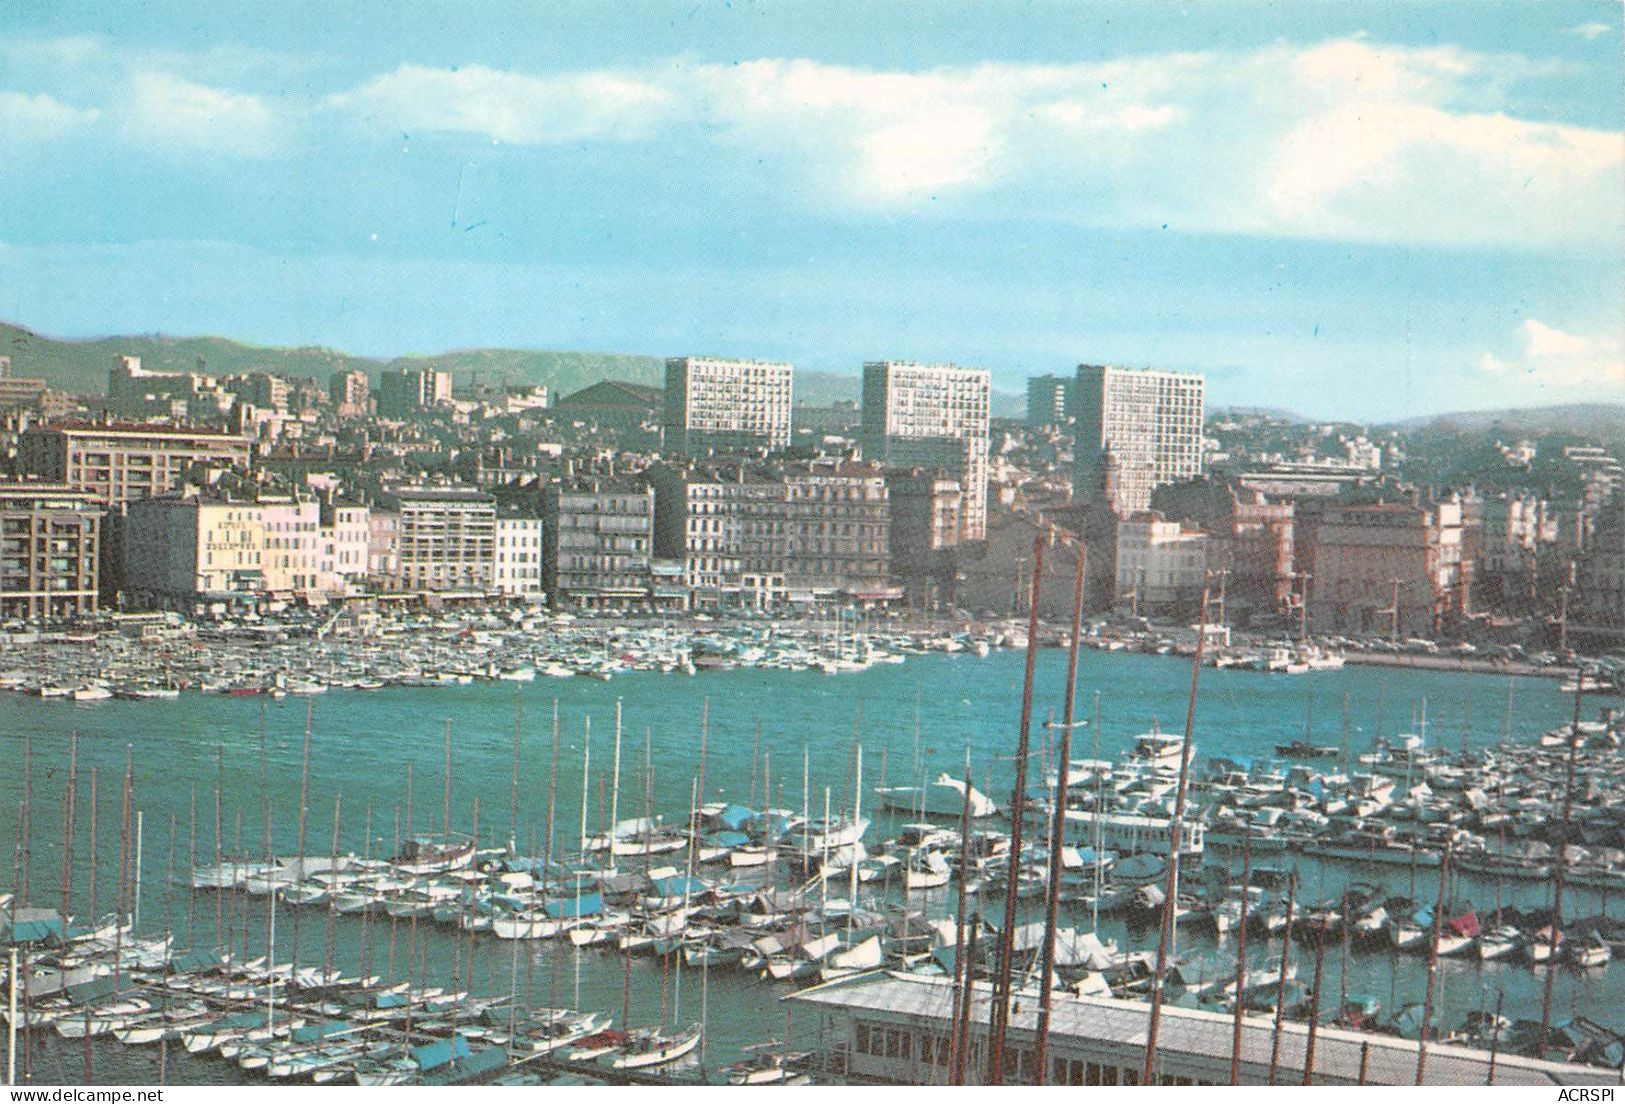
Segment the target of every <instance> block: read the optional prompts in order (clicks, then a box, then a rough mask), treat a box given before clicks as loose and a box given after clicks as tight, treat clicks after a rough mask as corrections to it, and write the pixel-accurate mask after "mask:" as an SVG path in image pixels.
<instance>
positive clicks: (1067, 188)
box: [0, 0, 1625, 419]
mask: <svg viewBox="0 0 1625 1104" xmlns="http://www.w3.org/2000/svg"><path fill="white" fill-rule="evenodd" d="M222 9H223V10H222ZM329 9H334V10H329ZM0 48H3V49H4V51H5V52H4V55H3V56H4V57H5V59H6V61H5V64H4V65H3V66H0V197H3V200H4V202H0V317H5V318H7V319H9V320H13V321H17V322H20V323H22V324H24V325H28V326H31V327H34V328H37V329H41V330H44V331H46V332H49V333H54V334H59V335H66V336H92V335H100V334H106V333H116V332H164V333H171V334H199V333H217V334H222V335H225V336H231V337H236V338H239V339H243V340H248V341H254V342H262V343H267V344H322V345H330V346H334V347H337V348H342V349H346V350H349V351H353V352H360V353H370V354H376V355H390V354H397V353H404V352H430V351H437V350H440V349H445V348H456V347H468V346H479V345H504V346H521V347H535V348H580V349H594V350H603V351H619V352H641V353H650V354H656V355H664V354H671V353H689V352H694V353H700V352H703V353H719V354H725V355H740V356H761V357H773V358H782V359H788V360H791V361H793V362H795V363H796V364H798V365H801V366H805V367H809V368H818V369H825V370H831V371H842V372H856V371H857V369H858V367H859V365H860V364H861V362H862V361H863V360H864V359H869V358H876V357H898V358H901V357H907V358H920V359H944V360H956V361H959V362H961V363H969V364H976V365H980V366H983V367H987V368H990V369H992V371H993V373H994V379H995V383H996V385H997V386H1000V387H1005V388H1009V389H1012V390H1014V389H1018V388H1019V386H1020V382H1021V380H1022V378H1023V377H1025V376H1027V375H1029V374H1037V373H1041V372H1048V371H1065V370H1068V369H1069V368H1070V367H1071V366H1072V365H1075V364H1077V363H1078V362H1080V361H1090V362H1108V363H1120V364H1131V365H1159V366H1169V367H1183V368H1195V369H1201V370H1203V371H1205V372H1207V373H1208V375H1209V379H1210V385H1209V391H1210V395H1211V398H1212V401H1213V402H1215V403H1247V404H1267V405H1278V406H1285V407H1291V408H1295V409H1298V410H1301V411H1303V412H1304V413H1308V414H1313V415H1321V416H1344V417H1351V418H1360V419H1381V418H1392V417H1399V416H1406V415H1410V414H1415V413H1426V412H1429V411H1438V410H1447V409H1465V408H1482V407H1488V406H1498V405H1521V404H1532V403H1543V402H1565V401H1576V400H1586V399H1612V400H1620V401H1625V313H1622V312H1625V306H1622V304H1625V218H1622V213H1625V199H1622V196H1625V168H1622V165H1625V156H1622V155H1625V137H1622V119H1621V83H1622V62H1621V58H1622V56H1625V45H1622V40H1621V29H1620V7H1619V5H1618V4H1617V3H1598V4H1591V3H1556V2H1554V3H1538V4H1537V3H1517V4H1507V5H1497V4H1492V3H1480V2H1472V3H1455V4H1449V3H1418V4H1383V3H1375V2H1360V3H1347V4H1339V3H1276V4H1261V3H1260V4H1242V3H1210V4H1191V5H1178V4H1155V3H1132V4H1107V3H1098V4H1085V3H1077V4H1044V3H1025V4H1021V3H1001V4H994V5H976V4H968V3H958V4H949V3H942V4H928V3H909V4H903V3H898V4H890V5H876V4H850V5H840V4H830V3H817V4H774V3H763V4H749V3H734V4H731V5H728V4H709V3H695V2H694V0H689V2H687V3H681V4H675V5H663V4H656V3H607V2H606V3H579V4H571V5H557V6H550V5H544V4H537V3H526V4H512V5H499V4H482V3H457V4H452V3H446V4H436V5H414V4H409V3H399V2H397V3H391V4H377V5H371V4H366V3H355V2H351V3H346V4H342V5H331V4H314V3H312V4H301V3H286V2H283V3H276V4H272V3H268V2H267V3H243V4H230V5H220V4H217V3H209V4H201V3H197V4H194V3H186V2H175V0H169V2H166V3H165V4H162V5H114V4H72V3H65V2H61V0H13V2H12V3H9V4H7V5H5V7H4V9H3V10H0ZM23 367H24V366H19V369H20V370H21V369H22V368H23Z"/></svg>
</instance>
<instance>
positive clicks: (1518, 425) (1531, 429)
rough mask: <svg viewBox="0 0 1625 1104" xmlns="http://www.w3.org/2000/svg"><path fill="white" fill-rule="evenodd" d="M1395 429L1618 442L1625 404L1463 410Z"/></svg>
mask: <svg viewBox="0 0 1625 1104" xmlns="http://www.w3.org/2000/svg"><path fill="white" fill-rule="evenodd" d="M1395 425H1396V426H1397V427H1398V428H1400V429H1438V430H1455V431H1468V432H1485V431H1489V430H1495V429H1503V430H1505V431H1506V432H1507V433H1509V434H1514V433H1515V434H1518V435H1520V436H1525V437H1539V436H1542V435H1545V434H1550V433H1557V434H1573V435H1575V436H1578V437H1600V438H1602V439H1604V440H1621V439H1625V403H1567V404H1563V405H1557V406H1527V407H1519V408H1512V409H1500V410H1464V411H1459V412H1456V413H1451V414H1432V415H1427V416H1424V417H1419V418H1410V419H1407V420H1406V421H1403V422H1397V423H1395Z"/></svg>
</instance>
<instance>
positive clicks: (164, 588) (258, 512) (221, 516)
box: [120, 491, 267, 612]
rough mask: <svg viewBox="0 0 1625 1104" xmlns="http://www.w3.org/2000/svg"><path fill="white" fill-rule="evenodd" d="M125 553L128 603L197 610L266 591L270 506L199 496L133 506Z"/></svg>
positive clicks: (124, 538)
mask: <svg viewBox="0 0 1625 1104" xmlns="http://www.w3.org/2000/svg"><path fill="white" fill-rule="evenodd" d="M122 530H123V532H122V540H121V542H120V550H121V552H122V555H123V564H122V578H123V584H124V594H125V596H126V599H127V600H128V601H129V602H131V603H132V604H133V605H136V606H150V607H153V608H157V609H175V610H181V611H185V612H190V611H192V610H195V609H197V608H200V607H209V606H220V605H228V604H234V603H248V602H251V601H252V600H253V599H254V597H255V596H257V595H259V594H261V593H263V592H265V591H266V589H267V587H266V583H265V570H266V549H265V537H266V533H265V517H264V507H263V506H261V505H260V504H259V503H258V502H254V501H233V500H229V499H225V498H219V497H214V496H205V495H202V494H200V493H198V492H196V491H193V492H190V493H188V494H167V495H159V496H155V497H152V498H143V499H138V500H136V501H133V502H131V503H130V504H129V505H128V506H127V507H126V509H125V515H124V522H123V526H122Z"/></svg>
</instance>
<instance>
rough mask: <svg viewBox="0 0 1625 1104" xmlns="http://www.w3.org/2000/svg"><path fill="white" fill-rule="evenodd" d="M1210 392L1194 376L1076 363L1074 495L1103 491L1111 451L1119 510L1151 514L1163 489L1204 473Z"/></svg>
mask: <svg viewBox="0 0 1625 1104" xmlns="http://www.w3.org/2000/svg"><path fill="white" fill-rule="evenodd" d="M1204 391H1205V382H1204V380H1203V378H1202V376H1201V375H1199V374H1196V373H1193V372H1165V371H1155V370H1140V369H1130V368H1112V367H1105V366H1102V365H1097V364H1080V365H1078V374H1077V380H1076V392H1075V399H1074V401H1075V402H1076V407H1075V410H1076V421H1077V436H1076V446H1075V453H1074V456H1075V459H1074V469H1073V478H1072V487H1073V494H1074V495H1075V496H1076V497H1078V498H1084V497H1087V496H1088V495H1089V494H1090V493H1092V492H1093V491H1094V490H1095V488H1097V487H1099V486H1100V483H1101V473H1100V467H1101V465H1102V464H1103V463H1104V454H1105V453H1107V452H1108V451H1109V452H1110V453H1111V455H1112V456H1113V457H1114V458H1115V459H1116V462H1117V464H1118V465H1119V472H1118V477H1117V488H1118V497H1119V501H1118V502H1117V509H1118V511H1119V512H1120V513H1132V512H1134V511H1136V510H1146V509H1149V508H1150V506H1151V492H1152V491H1153V490H1155V489H1156V488H1157V487H1160V486H1163V485H1164V484H1168V483H1177V482H1180V481H1181V480H1185V479H1195V478H1197V477H1198V476H1200V475H1201V474H1202V416H1203V403H1204Z"/></svg>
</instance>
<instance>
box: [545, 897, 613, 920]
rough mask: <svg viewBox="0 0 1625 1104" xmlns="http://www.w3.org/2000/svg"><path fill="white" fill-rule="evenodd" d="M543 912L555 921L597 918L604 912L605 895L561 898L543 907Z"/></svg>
mask: <svg viewBox="0 0 1625 1104" xmlns="http://www.w3.org/2000/svg"><path fill="white" fill-rule="evenodd" d="M542 911H543V912H545V913H547V915H548V916H550V917H552V918H553V919H555V920H574V919H575V918H577V917H579V916H596V915H597V914H598V913H600V912H603V911H604V895H603V894H601V893H583V894H582V895H581V896H579V897H561V898H559V899H558V900H557V901H549V902H547V904H545V905H543V906H542Z"/></svg>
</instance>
